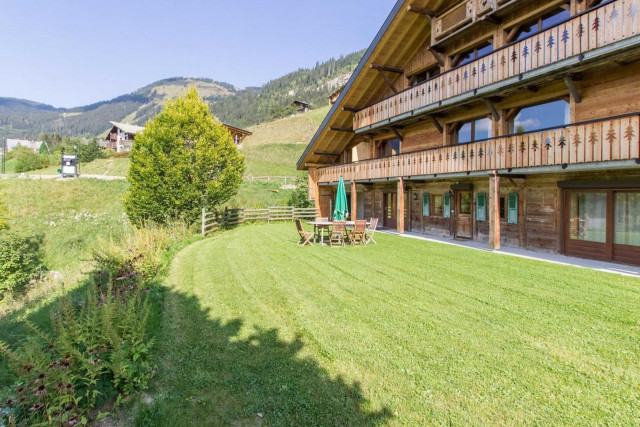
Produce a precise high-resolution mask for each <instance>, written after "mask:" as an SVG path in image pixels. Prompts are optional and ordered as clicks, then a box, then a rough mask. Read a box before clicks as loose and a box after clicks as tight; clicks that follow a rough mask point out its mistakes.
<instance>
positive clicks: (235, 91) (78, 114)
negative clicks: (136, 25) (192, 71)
mask: <svg viewBox="0 0 640 427" xmlns="http://www.w3.org/2000/svg"><path fill="white" fill-rule="evenodd" d="M363 52H364V51H359V52H354V53H352V54H349V55H346V56H340V57H339V58H337V59H336V58H331V59H329V60H327V61H324V62H320V61H318V62H317V63H316V65H315V67H313V68H299V69H298V70H296V71H293V72H290V73H287V74H285V75H284V76H281V77H279V78H276V79H273V80H270V81H269V82H267V83H265V84H264V85H262V86H261V87H248V88H238V87H236V86H234V85H233V84H230V83H227V82H220V81H216V80H213V79H210V78H205V77H198V78H194V77H169V78H166V79H162V80H158V81H156V82H153V83H150V84H148V85H146V86H143V87H141V88H139V89H137V90H135V91H133V92H131V93H128V94H124V95H120V96H118V97H115V98H113V99H110V100H104V101H99V102H95V103H92V104H89V105H84V106H77V107H72V108H57V107H54V106H52V105H49V104H44V103H40V102H37V101H32V100H27V99H20V98H9V97H0V140H3V139H5V138H24V139H36V138H37V137H38V136H39V135H40V134H42V133H60V134H61V135H69V136H94V135H103V134H104V133H105V132H106V131H107V130H108V128H109V127H110V126H109V121H118V122H127V123H131V124H137V125H144V124H145V123H146V122H147V121H148V120H149V119H150V118H152V117H154V116H155V115H156V114H157V113H158V112H160V110H161V109H162V108H163V106H164V105H165V103H166V101H167V100H168V99H170V98H175V97H176V96H180V95H182V94H183V93H184V92H185V91H186V89H187V88H189V87H191V86H195V87H196V89H197V90H198V93H199V94H200V96H201V97H202V98H203V99H204V100H205V101H206V102H207V103H208V104H209V105H210V108H211V110H212V112H213V113H214V114H215V115H216V116H217V117H218V118H219V119H220V120H222V121H224V122H227V123H230V124H233V125H235V126H239V127H249V126H253V125H256V124H259V123H264V122H268V121H272V120H274V119H278V118H281V117H286V116H287V115H290V114H291V113H293V112H295V109H294V108H293V107H291V105H290V104H291V102H292V101H293V100H294V99H301V100H304V101H306V102H310V103H312V104H313V105H314V106H315V107H322V106H324V105H327V104H328V100H327V97H328V95H329V94H330V93H331V92H333V91H334V90H335V89H337V88H338V87H339V86H340V85H342V84H344V83H345V82H346V80H347V79H348V78H349V76H350V75H351V73H352V72H353V70H354V69H355V67H356V65H357V63H358V61H359V60H360V58H361V57H362V54H363Z"/></svg>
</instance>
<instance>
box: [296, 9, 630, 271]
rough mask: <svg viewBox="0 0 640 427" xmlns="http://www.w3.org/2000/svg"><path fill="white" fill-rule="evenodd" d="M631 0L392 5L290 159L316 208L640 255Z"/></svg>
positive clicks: (453, 231)
mask: <svg viewBox="0 0 640 427" xmlns="http://www.w3.org/2000/svg"><path fill="white" fill-rule="evenodd" d="M639 12H640V0H611V1H600V2H598V1H593V0H570V1H565V0H546V1H541V0H537V1H536V0H511V1H509V0H468V1H462V2H461V1H446V0H445V1H443V0H399V1H398V2H397V3H396V5H395V6H394V8H393V10H392V12H391V14H390V15H389V17H388V18H387V20H386V22H385V23H384V25H383V27H382V28H381V29H380V31H379V33H378V34H377V36H376V38H375V40H374V42H373V43H372V45H371V46H370V47H369V49H368V50H367V52H366V53H365V55H364V57H363V59H362V60H361V62H360V64H359V65H358V67H357V68H356V70H355V72H354V74H353V76H352V77H351V79H350V80H349V82H348V83H347V85H346V87H345V88H344V90H343V91H342V92H341V93H340V94H339V96H338V97H337V99H336V101H335V103H334V104H333V106H332V108H331V110H330V112H329V114H328V115H327V117H326V118H325V120H324V121H323V123H322V125H321V126H320V128H319V130H318V132H317V133H316V135H315V136H314V137H313V139H312V141H311V142H310V144H309V146H308V147H307V149H306V150H305V152H304V154H303V155H302V157H301V158H300V160H299V161H298V168H299V169H307V170H308V171H309V187H310V188H309V194H310V197H311V198H312V199H314V200H315V202H316V205H317V207H318V208H319V209H320V211H321V213H322V216H328V215H329V212H330V211H331V203H332V200H333V193H334V191H335V186H336V183H337V181H338V180H339V178H340V177H341V176H342V177H343V178H344V180H345V182H347V183H348V184H349V183H350V185H348V188H349V189H348V191H350V203H351V206H352V209H351V210H352V212H354V213H355V214H356V215H357V217H358V218H368V217H378V218H380V219H381V221H382V223H383V225H384V226H385V227H388V228H393V229H396V230H397V231H398V232H400V233H403V232H405V231H411V232H417V233H424V234H428V235H437V236H446V237H451V238H457V239H473V240H478V241H481V242H487V243H489V245H490V246H491V247H492V248H499V247H500V245H506V246H518V247H523V248H528V249H534V250H542V251H549V252H556V253H564V254H567V255H572V256H579V257H585V258H592V259H599V260H607V261H616V262H622V263H630V264H640V61H639V59H640V49H639V47H640V14H639Z"/></svg>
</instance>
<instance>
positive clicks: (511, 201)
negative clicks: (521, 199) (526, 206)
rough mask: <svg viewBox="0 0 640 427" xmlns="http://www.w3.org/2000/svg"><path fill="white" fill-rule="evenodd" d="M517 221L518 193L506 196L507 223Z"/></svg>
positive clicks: (515, 222)
mask: <svg viewBox="0 0 640 427" xmlns="http://www.w3.org/2000/svg"><path fill="white" fill-rule="evenodd" d="M517 223H518V193H509V195H508V196H507V224H517Z"/></svg>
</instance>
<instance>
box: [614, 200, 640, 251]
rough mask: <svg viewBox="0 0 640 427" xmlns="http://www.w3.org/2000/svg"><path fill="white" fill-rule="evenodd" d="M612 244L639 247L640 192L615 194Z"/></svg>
mask: <svg viewBox="0 0 640 427" xmlns="http://www.w3.org/2000/svg"><path fill="white" fill-rule="evenodd" d="M614 212H615V223H614V228H613V243H615V244H619V245H630V246H640V192H634V193H631V192H617V193H615V205H614Z"/></svg>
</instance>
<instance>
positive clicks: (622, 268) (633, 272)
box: [377, 229, 640, 278]
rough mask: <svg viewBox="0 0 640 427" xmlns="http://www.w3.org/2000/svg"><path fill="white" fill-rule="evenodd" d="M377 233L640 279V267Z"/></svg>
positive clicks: (444, 240) (413, 236) (473, 243)
mask: <svg viewBox="0 0 640 427" xmlns="http://www.w3.org/2000/svg"><path fill="white" fill-rule="evenodd" d="M377 232H379V233H387V234H394V235H397V236H401V237H406V238H409V239H418V240H425V241H429V242H438V243H444V244H446V245H456V246H463V247H465V248H470V249H476V250H479V251H488V252H494V253H496V254H500V255H509V256H516V257H521V258H528V259H535V260H538V261H546V262H553V263H555V264H562V265H572V266H574V267H581V268H591V269H594V270H598V271H604V272H607V273H614V274H621V275H624V276H631V277H639V278H640V267H635V266H630V265H625V264H616V263H613V262H604V261H594V260H589V259H582V258H575V257H569V256H565V255H558V254H550V253H545V252H536V251H531V250H527V249H522V248H511V247H502V248H501V249H500V250H497V251H491V249H489V245H488V244H486V243H481V242H476V241H472V240H454V239H448V238H445V237H437V236H426V235H424V234H419V233H412V232H406V233H404V234H398V233H397V232H395V231H393V230H386V229H378V231H377Z"/></svg>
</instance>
